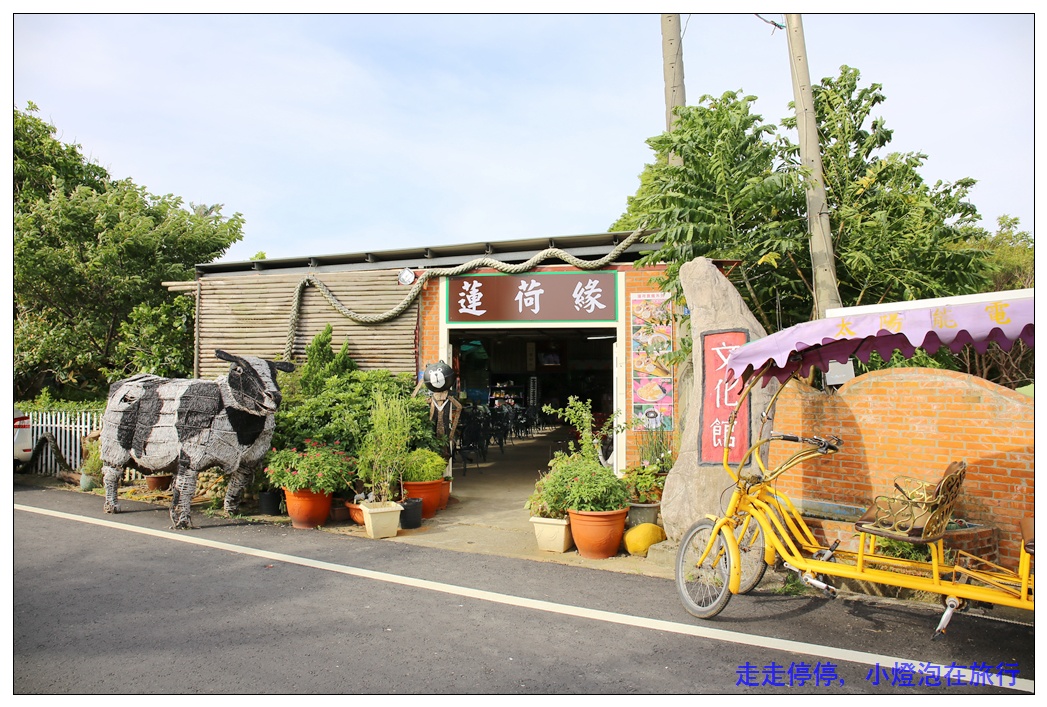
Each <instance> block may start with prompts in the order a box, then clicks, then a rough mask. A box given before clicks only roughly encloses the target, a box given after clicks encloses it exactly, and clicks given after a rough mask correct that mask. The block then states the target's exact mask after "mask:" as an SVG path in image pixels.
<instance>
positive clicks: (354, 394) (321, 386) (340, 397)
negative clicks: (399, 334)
mask: <svg viewBox="0 0 1047 707" xmlns="http://www.w3.org/2000/svg"><path fill="white" fill-rule="evenodd" d="M332 338H333V336H332V331H331V328H330V326H328V327H326V328H325V329H324V330H323V331H322V332H320V333H319V334H317V335H316V336H315V337H314V338H313V340H312V342H311V343H310V344H309V346H308V348H307V349H306V361H305V363H304V364H302V365H300V366H298V367H297V368H296V369H295V370H294V372H292V373H281V374H280V389H281V391H283V401H282V402H281V404H280V409H279V410H277V412H276V429H275V430H274V432H273V446H274V447H276V448H277V449H285V448H286V449H290V448H291V447H298V448H301V447H302V446H303V445H304V444H305V440H306V439H312V440H315V441H320V442H324V443H327V444H332V443H334V442H335V440H338V441H339V444H340V446H341V447H342V448H343V449H345V450H346V451H347V452H349V453H350V454H352V455H354V456H359V454H360V449H361V447H362V446H363V443H364V439H365V438H366V437H367V434H368V433H369V432H370V431H371V428H372V426H373V424H374V419H373V416H372V413H371V404H372V402H373V400H374V396H375V394H376V393H377V392H379V391H380V392H382V393H383V394H385V395H386V396H400V397H403V398H405V399H407V406H408V409H409V410H410V446H409V448H412V449H413V448H425V449H439V448H440V441H439V440H437V438H436V433H435V432H434V430H433V424H432V422H431V421H430V420H429V402H428V400H427V399H426V398H425V397H424V396H417V397H411V391H412V390H414V387H415V379H414V377H413V376H411V374H409V373H397V374H394V373H391V372H390V371H386V370H368V371H361V370H359V369H358V368H357V366H356V363H355V362H354V361H353V360H352V359H351V358H350V357H349V353H348V348H347V346H346V344H345V343H343V344H342V347H341V349H340V350H339V351H338V353H334V351H333V350H332V348H331V346H332Z"/></svg>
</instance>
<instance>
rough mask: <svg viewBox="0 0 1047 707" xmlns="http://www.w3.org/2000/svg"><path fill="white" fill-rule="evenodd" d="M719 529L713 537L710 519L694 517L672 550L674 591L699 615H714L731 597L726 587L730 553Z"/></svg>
mask: <svg viewBox="0 0 1047 707" xmlns="http://www.w3.org/2000/svg"><path fill="white" fill-rule="evenodd" d="M722 532H724V531H721V533H717V536H716V537H715V538H714V537H713V523H712V522H711V521H708V520H701V521H698V522H697V523H695V524H694V525H692V526H691V527H690V528H689V529H688V530H687V532H686V533H684V536H683V539H681V540H680V549H679V550H678V551H677V553H676V591H677V592H678V593H679V595H680V599H681V601H683V606H684V608H685V609H687V612H688V613H689V614H691V615H692V616H697V617H698V618H700V619H711V618H712V617H714V616H716V615H717V614H719V613H720V612H721V611H723V608H724V607H725V606H727V602H729V601H730V600H731V592H730V590H729V589H728V587H727V582H728V578H729V577H730V576H731V556H730V554H729V553H728V552H727V546H726V543H725V542H724V540H723V537H722V535H721V534H722ZM710 544H711V545H712V547H711V548H710V549H709V553H708V555H707V556H706V558H705V560H704V561H703V562H702V563H701V564H699V563H698V559H699V558H700V557H701V556H702V553H704V552H705V548H706V546H708V545H710Z"/></svg>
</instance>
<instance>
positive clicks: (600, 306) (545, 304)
mask: <svg viewBox="0 0 1047 707" xmlns="http://www.w3.org/2000/svg"><path fill="white" fill-rule="evenodd" d="M615 284H616V274H615V273H613V272H577V271H573V272H529V273H527V274H526V275H474V276H471V277H449V278H447V285H448V307H447V319H448V321H449V322H511V321H543V322H554V321H560V322H572V321H578V322H588V321H600V322H613V321H615V320H616V319H617V316H618V315H617V307H616V302H617V295H616V290H615Z"/></svg>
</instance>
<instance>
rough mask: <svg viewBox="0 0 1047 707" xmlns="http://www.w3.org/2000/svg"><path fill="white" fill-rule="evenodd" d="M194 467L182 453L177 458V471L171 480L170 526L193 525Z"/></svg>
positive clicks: (184, 527) (178, 527) (183, 526)
mask: <svg viewBox="0 0 1047 707" xmlns="http://www.w3.org/2000/svg"><path fill="white" fill-rule="evenodd" d="M196 474H197V472H196V469H193V468H191V467H190V466H189V460H188V458H187V457H186V456H185V454H184V453H183V455H182V457H181V458H180V459H179V460H178V472H177V473H176V474H175V478H174V479H172V481H171V527H172V528H173V529H175V530H188V529H190V528H192V527H193V519H192V506H193V496H194V495H196Z"/></svg>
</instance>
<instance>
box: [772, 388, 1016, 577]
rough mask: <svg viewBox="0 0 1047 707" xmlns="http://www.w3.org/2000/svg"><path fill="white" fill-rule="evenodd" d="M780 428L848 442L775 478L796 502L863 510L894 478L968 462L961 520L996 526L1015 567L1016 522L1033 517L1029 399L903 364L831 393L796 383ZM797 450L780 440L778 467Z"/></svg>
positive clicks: (1002, 551)
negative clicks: (828, 504)
mask: <svg viewBox="0 0 1047 707" xmlns="http://www.w3.org/2000/svg"><path fill="white" fill-rule="evenodd" d="M774 429H775V431H777V432H783V433H791V434H803V435H806V436H811V435H820V436H825V435H829V434H835V435H837V436H839V437H841V438H843V440H844V446H843V448H842V449H841V450H840V451H839V452H838V453H836V454H834V455H831V456H826V457H823V458H820V459H817V460H812V461H809V462H805V463H804V464H801V465H799V466H797V467H795V468H794V469H793V470H791V471H789V472H786V473H785V474H784V475H783V476H781V477H780V478H779V479H778V488H779V489H780V490H782V491H784V492H785V493H787V494H788V495H789V496H790V497H791V498H792V499H793V500H794V502H797V503H800V504H802V502H803V501H804V500H811V501H823V502H829V503H836V504H840V505H845V506H861V507H863V508H864V507H866V506H868V505H869V504H870V503H871V502H872V499H873V497H874V496H876V495H880V494H886V493H889V492H890V490H891V489H892V484H893V481H894V478H895V477H896V476H912V477H916V478H921V479H926V480H937V479H939V478H941V475H942V473H943V472H944V470H945V468H946V467H947V466H948V465H949V463H950V462H952V461H954V460H964V461H966V462H967V477H966V480H965V481H964V486H963V491H962V493H961V496H960V500H959V502H958V504H957V509H956V511H955V512H954V517H957V518H964V519H966V520H969V521H971V522H973V523H978V524H984V525H987V526H991V527H994V528H998V529H999V531H1000V532H999V538H1000V548H999V556H1000V559H1001V561H1002V562H1001V564H1003V565H1004V566H1006V567H1012V568H1013V567H1017V564H1018V548H1019V543H1020V542H1021V536H1020V534H1019V530H1018V523H1019V521H1020V520H1021V519H1022V518H1023V517H1025V516H1029V515H1032V513H1033V489H1034V481H1033V469H1034V462H1035V459H1034V442H1033V401H1032V398H1029V397H1026V396H1024V395H1021V394H1020V393H1016V392H1014V391H1012V390H1009V389H1006V388H1003V387H1001V386H998V385H995V384H993V383H990V382H988V381H986V380H984V379H982V378H977V377H975V376H969V375H966V374H962V373H955V372H952V371H939V370H933V369H926V368H901V369H889V370H884V371H875V372H873V373H867V374H865V375H862V376H859V377H857V378H855V379H853V380H851V381H849V382H848V383H846V384H845V385H843V386H841V387H840V388H839V389H838V390H837V392H836V393H835V394H833V395H826V394H824V393H822V392H820V391H817V390H814V389H813V388H811V387H810V386H806V385H804V384H799V385H797V383H796V382H793V383H791V384H790V386H789V389H787V390H786V391H785V392H783V393H782V395H781V397H780V398H779V399H778V404H777V410H776V412H775V417H774ZM794 451H796V446H795V445H791V444H783V443H778V444H776V445H775V446H774V447H773V448H772V450H771V458H770V462H771V464H772V465H773V464H777V463H779V462H781V461H782V460H783V459H784V458H785V457H786V456H787V455H788V454H790V453H792V452H794Z"/></svg>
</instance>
